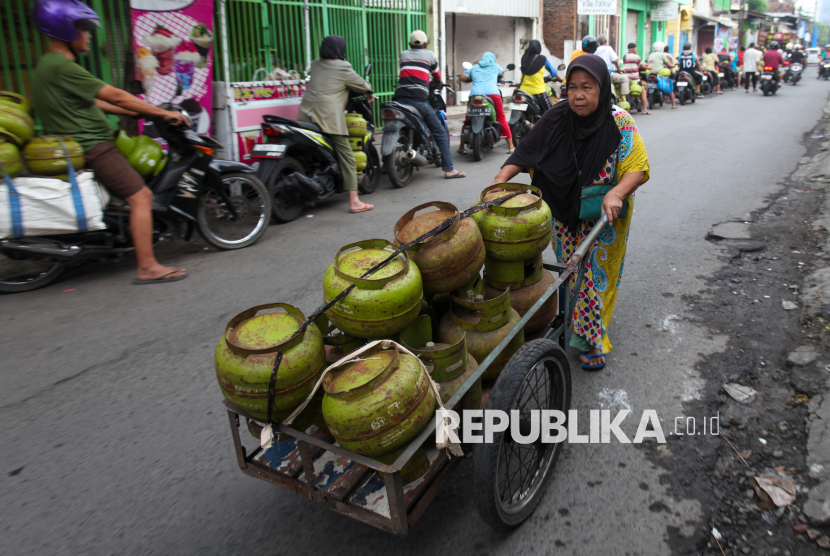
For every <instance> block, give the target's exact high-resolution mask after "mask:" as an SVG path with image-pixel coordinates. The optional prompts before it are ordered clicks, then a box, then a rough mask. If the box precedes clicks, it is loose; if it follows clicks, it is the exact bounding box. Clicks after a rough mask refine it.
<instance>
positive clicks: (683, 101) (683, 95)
mask: <svg viewBox="0 0 830 556" xmlns="http://www.w3.org/2000/svg"><path fill="white" fill-rule="evenodd" d="M677 100H679V101H680V106H685V105H686V89H683V90H682V91H680V94H679V95H677Z"/></svg>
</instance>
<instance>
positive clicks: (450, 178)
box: [444, 172, 467, 180]
mask: <svg viewBox="0 0 830 556" xmlns="http://www.w3.org/2000/svg"><path fill="white" fill-rule="evenodd" d="M466 177H467V174H465V173H464V172H458V173H457V174H453V175H451V176H444V179H445V180H456V179H459V178H466Z"/></svg>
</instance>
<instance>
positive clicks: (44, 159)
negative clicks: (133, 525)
mask: <svg viewBox="0 0 830 556" xmlns="http://www.w3.org/2000/svg"><path fill="white" fill-rule="evenodd" d="M0 109H2V108H0ZM61 141H62V142H63V145H66V150H64V148H63V145H61ZM67 151H68V152H69V157H70V159H71V160H72V166H73V167H74V168H75V170H80V169H81V168H83V167H84V150H83V149H82V148H81V146H80V145H79V144H78V143H77V142H75V140H73V139H72V136H71V135H60V136H57V135H44V136H43V137H35V138H34V139H32V140H31V141H29V144H27V145H26V146H25V147H24V148H23V158H25V159H26V166H28V167H29V171H30V172H31V173H33V174H36V175H39V176H55V177H60V176H64V175H66V173H67V172H68V171H69V165H68V163H67V162H66V153H67Z"/></svg>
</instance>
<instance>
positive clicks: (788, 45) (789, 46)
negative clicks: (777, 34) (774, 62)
mask: <svg viewBox="0 0 830 556" xmlns="http://www.w3.org/2000/svg"><path fill="white" fill-rule="evenodd" d="M786 49H787V50H792V49H793V43H791V42H788V43H787V46H786Z"/></svg>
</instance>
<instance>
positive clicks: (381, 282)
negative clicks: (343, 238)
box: [334, 239, 409, 290]
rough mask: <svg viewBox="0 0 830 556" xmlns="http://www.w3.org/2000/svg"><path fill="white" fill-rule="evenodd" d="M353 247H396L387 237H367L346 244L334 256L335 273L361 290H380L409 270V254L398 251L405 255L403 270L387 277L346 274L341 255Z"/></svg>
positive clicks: (400, 254) (399, 254)
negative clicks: (341, 265) (362, 276)
mask: <svg viewBox="0 0 830 556" xmlns="http://www.w3.org/2000/svg"><path fill="white" fill-rule="evenodd" d="M353 247H359V248H360V249H386V248H387V247H395V244H394V243H392V242H391V241H388V240H386V239H365V240H363V241H356V242H354V243H350V244H348V245H344V246H343V247H341V248H340V250H339V251H338V252H337V254H336V255H335V256H334V273H335V274H337V276H339V277H340V278H342V279H343V280H346V281H347V282H351V283H352V284H354V285H355V286H356V287H358V288H360V289H361V290H379V289H381V288H383V287H384V286H385V285H386V284H388V283H389V282H391V281H393V280H397V279H398V278H400V277H401V276H405V275H406V274H407V273H408V272H409V256H408V255H407V254H406V252H405V251H404V252H403V253H398V255H397V256H403V261H404V265H403V268H401V270H399V271H398V272H396V273H394V274H392V275H390V276H387V277H385V278H361V277H359V276H351V275H349V274H346V273H345V272H343V271H342V270H340V257H341V256H342V255H343V254H344V251H346V250H348V249H352V248H353ZM389 254H390V255H391V254H392V252H390V253H389Z"/></svg>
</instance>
